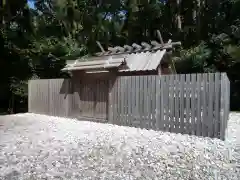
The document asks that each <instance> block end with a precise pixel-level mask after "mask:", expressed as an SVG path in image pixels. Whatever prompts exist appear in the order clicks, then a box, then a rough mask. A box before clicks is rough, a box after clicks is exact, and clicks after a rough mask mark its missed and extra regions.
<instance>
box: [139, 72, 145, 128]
mask: <svg viewBox="0 0 240 180" xmlns="http://www.w3.org/2000/svg"><path fill="white" fill-rule="evenodd" d="M139 83H140V92H139V97H140V104H139V107H140V108H139V112H140V119H141V120H140V121H141V123H140V124H141V126H140V127H141V128H144V117H143V116H144V114H143V111H144V77H143V76H140V77H139Z"/></svg>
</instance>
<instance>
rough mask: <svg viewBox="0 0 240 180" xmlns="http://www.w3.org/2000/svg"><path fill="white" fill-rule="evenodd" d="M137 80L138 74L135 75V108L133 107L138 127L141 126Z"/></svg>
mask: <svg viewBox="0 0 240 180" xmlns="http://www.w3.org/2000/svg"><path fill="white" fill-rule="evenodd" d="M139 80H140V78H139V77H138V76H136V96H135V97H136V109H135V111H136V112H135V115H136V121H137V125H138V127H141V120H140V119H141V118H140V111H139V109H140V107H139V104H140V84H139Z"/></svg>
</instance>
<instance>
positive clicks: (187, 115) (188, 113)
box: [185, 74, 192, 134]
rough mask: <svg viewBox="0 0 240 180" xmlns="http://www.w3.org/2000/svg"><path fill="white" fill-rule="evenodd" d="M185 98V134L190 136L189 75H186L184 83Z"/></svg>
mask: <svg viewBox="0 0 240 180" xmlns="http://www.w3.org/2000/svg"><path fill="white" fill-rule="evenodd" d="M185 84H186V85H185V89H186V91H185V94H186V95H185V97H186V109H185V117H186V133H187V134H191V133H192V132H191V127H192V124H191V121H190V113H191V112H190V95H191V92H190V74H187V75H186V83H185Z"/></svg>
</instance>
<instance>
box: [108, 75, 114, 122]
mask: <svg viewBox="0 0 240 180" xmlns="http://www.w3.org/2000/svg"><path fill="white" fill-rule="evenodd" d="M108 82H109V83H108V114H107V118H108V122H109V123H112V124H113V103H114V102H113V97H112V91H113V89H112V88H113V80H112V79H109V81H108Z"/></svg>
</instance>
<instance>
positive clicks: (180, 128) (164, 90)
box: [29, 73, 230, 139]
mask: <svg viewBox="0 0 240 180" xmlns="http://www.w3.org/2000/svg"><path fill="white" fill-rule="evenodd" d="M106 76H107V77H109V78H108V79H105V78H103V77H100V76H99V78H97V77H98V76H96V75H94V78H93V77H91V78H90V77H86V76H85V77H84V78H81V79H78V78H73V79H49V80H31V81H29V112H33V113H40V114H49V115H54V116H65V117H74V118H78V119H83V120H86V118H87V119H89V120H91V121H98V122H108V123H113V124H118V125H125V126H133V127H140V128H146V129H153V130H161V131H169V132H175V133H184V134H185V133H187V134H191V135H198V136H209V137H217V138H221V139H224V137H225V130H226V127H227V121H228V115H229V99H230V98H229V96H230V94H229V93H230V85H229V80H228V78H227V75H226V74H225V73H214V74H187V75H185V74H181V75H179V74H176V75H162V76H158V75H150V76H125V77H118V78H116V76H110V75H106Z"/></svg>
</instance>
